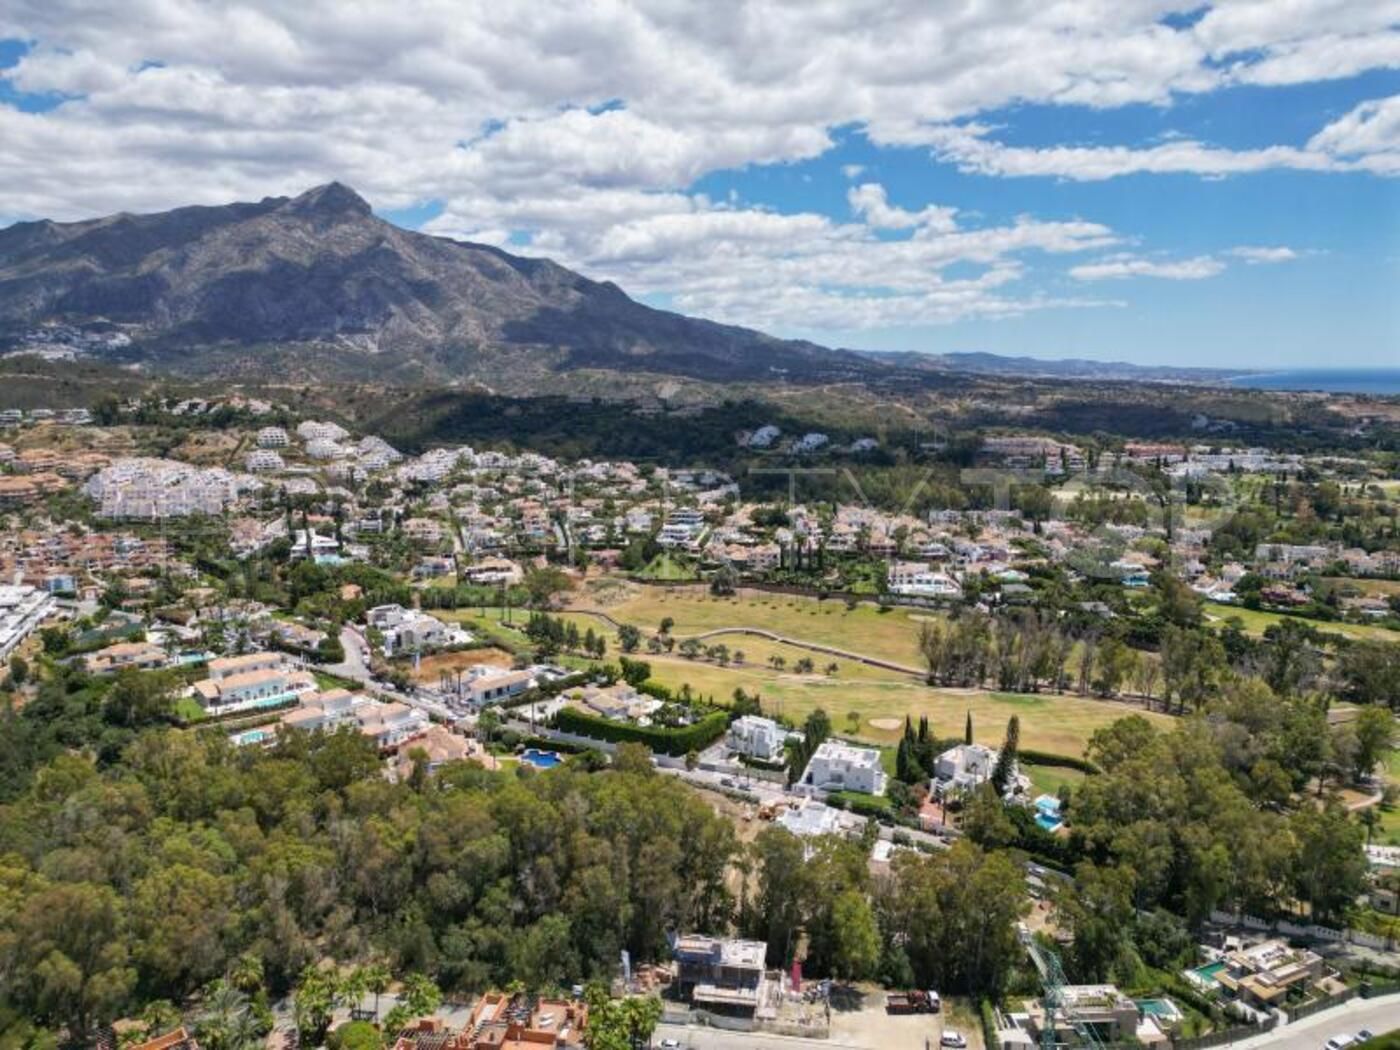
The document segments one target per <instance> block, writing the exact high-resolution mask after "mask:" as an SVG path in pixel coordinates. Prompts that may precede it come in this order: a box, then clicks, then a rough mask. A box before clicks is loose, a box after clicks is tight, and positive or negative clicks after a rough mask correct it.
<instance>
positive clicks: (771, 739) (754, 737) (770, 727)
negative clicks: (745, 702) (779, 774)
mask: <svg viewBox="0 0 1400 1050" xmlns="http://www.w3.org/2000/svg"><path fill="white" fill-rule="evenodd" d="M725 743H726V744H728V745H729V749H730V750H731V751H737V752H738V753H739V754H741V755H747V756H748V757H749V758H756V759H758V760H759V761H760V762H781V761H782V760H783V747H784V745H785V744H786V743H787V730H786V729H784V728H783V727H782V726H780V725H778V723H777V722H775V721H773V720H772V719H771V718H763V717H761V716H759V715H744V716H743V717H742V718H736V719H734V721H733V722H730V723H729V736H728V738H727V739H726V740H725Z"/></svg>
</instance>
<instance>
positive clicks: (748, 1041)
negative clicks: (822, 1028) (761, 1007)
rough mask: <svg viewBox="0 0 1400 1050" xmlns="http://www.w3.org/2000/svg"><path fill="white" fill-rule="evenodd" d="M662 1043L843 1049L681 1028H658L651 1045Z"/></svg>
mask: <svg viewBox="0 0 1400 1050" xmlns="http://www.w3.org/2000/svg"><path fill="white" fill-rule="evenodd" d="M663 1039H674V1040H676V1041H677V1042H678V1043H680V1044H681V1046H683V1047H686V1048H687V1050H831V1047H833V1046H840V1045H842V1044H840V1043H836V1042H834V1041H833V1040H831V1039H800V1038H797V1037H795V1036H789V1035H766V1034H765V1033H763V1032H728V1031H725V1030H724V1029H722V1028H702V1027H700V1026H698V1025H678V1024H660V1025H657V1026H656V1034H655V1035H654V1036H652V1040H651V1045H652V1046H654V1047H655V1046H659V1045H660V1044H661V1040H663Z"/></svg>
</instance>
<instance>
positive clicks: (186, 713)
mask: <svg viewBox="0 0 1400 1050" xmlns="http://www.w3.org/2000/svg"><path fill="white" fill-rule="evenodd" d="M175 717H176V718H178V719H180V720H181V721H182V722H199V721H202V720H203V718H204V708H202V707H200V706H199V702H198V701H197V700H195V698H194V697H192V696H182V697H179V698H178V699H177V700H176V701H175Z"/></svg>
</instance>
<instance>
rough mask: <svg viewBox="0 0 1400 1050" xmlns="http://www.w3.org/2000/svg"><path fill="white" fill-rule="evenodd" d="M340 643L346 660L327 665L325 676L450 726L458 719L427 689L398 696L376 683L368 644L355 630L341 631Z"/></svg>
mask: <svg viewBox="0 0 1400 1050" xmlns="http://www.w3.org/2000/svg"><path fill="white" fill-rule="evenodd" d="M340 644H341V647H342V648H343V649H344V650H345V660H344V661H343V662H342V663H338V664H329V665H327V667H326V671H327V672H328V673H330V674H333V675H338V676H339V677H341V678H349V679H351V680H353V681H356V682H359V683H360V684H361V685H363V686H366V687H367V688H369V689H372V690H373V691H374V692H375V693H378V694H380V695H382V696H385V697H387V698H389V699H390V700H397V701H398V702H399V703H402V704H408V706H409V707H416V708H418V709H419V710H420V711H422V712H424V713H425V714H426V715H428V716H429V717H430V718H436V719H437V720H438V721H440V722H446V723H447V724H448V725H452V724H453V723H455V722H456V721H457V720H458V719H459V718H461V715H460V713H458V712H456V711H454V710H452V708H450V707H448V706H447V704H446V703H444V702H442V701H441V700H439V699H437V698H436V697H435V695H434V694H433V693H432V692H431V691H430V690H425V689H422V688H420V689H419V690H418V691H417V692H416V693H412V694H409V693H401V692H399V691H398V690H397V689H394V688H392V687H391V686H388V685H384V684H383V683H381V682H377V681H375V680H374V676H373V675H371V674H370V670H369V643H368V642H367V641H365V639H364V636H363V635H361V634H360V632H359V631H358V630H356V629H355V628H353V627H344V628H342V629H341V631H340Z"/></svg>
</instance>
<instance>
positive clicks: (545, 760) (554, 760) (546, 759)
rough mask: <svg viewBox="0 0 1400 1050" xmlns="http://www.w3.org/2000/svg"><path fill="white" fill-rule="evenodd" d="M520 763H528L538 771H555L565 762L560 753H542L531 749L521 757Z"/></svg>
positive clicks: (536, 749)
mask: <svg viewBox="0 0 1400 1050" xmlns="http://www.w3.org/2000/svg"><path fill="white" fill-rule="evenodd" d="M520 761H522V762H528V763H530V765H532V766H534V767H535V768H536V769H553V768H554V767H555V766H557V765H559V764H560V763H561V762H563V761H564V759H563V758H562V757H560V755H559V752H558V751H541V750H539V749H538V748H533V747H529V748H526V749H525V751H524V752H522V753H521V755H520Z"/></svg>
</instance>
